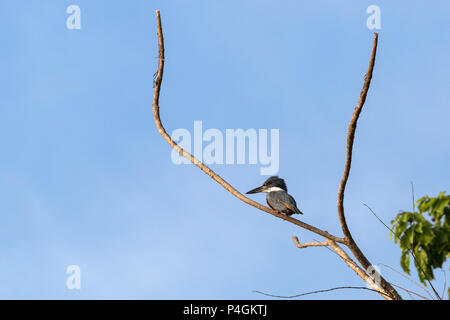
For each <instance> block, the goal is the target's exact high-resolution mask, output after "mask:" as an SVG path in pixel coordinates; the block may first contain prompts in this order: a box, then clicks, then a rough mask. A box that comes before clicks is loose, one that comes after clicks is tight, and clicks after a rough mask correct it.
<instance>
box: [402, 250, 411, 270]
mask: <svg viewBox="0 0 450 320" xmlns="http://www.w3.org/2000/svg"><path fill="white" fill-rule="evenodd" d="M400 265H401V266H402V269H403V271H405V272H406V273H407V274H410V273H411V270H410V269H409V252H408V251H403V252H402V256H401V258H400Z"/></svg>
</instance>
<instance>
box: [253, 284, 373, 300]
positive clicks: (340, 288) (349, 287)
mask: <svg viewBox="0 0 450 320" xmlns="http://www.w3.org/2000/svg"><path fill="white" fill-rule="evenodd" d="M342 289H358V290H369V291H373V292H377V293H380V294H382V292H380V291H377V290H375V289H370V288H366V287H353V286H343V287H335V288H330V289H323V290H316V291H310V292H305V293H300V294H296V295H294V296H277V295H274V294H270V293H265V292H262V291H258V290H253V292H256V293H259V294H262V295H265V296H268V297H274V298H283V299H292V298H298V297H302V296H306V295H309V294H314V293H322V292H329V291H334V290H342Z"/></svg>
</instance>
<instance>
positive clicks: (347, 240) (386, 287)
mask: <svg viewBox="0 0 450 320" xmlns="http://www.w3.org/2000/svg"><path fill="white" fill-rule="evenodd" d="M156 18H157V27H158V29H157V33H158V50H159V59H158V60H159V63H158V70H157V72H156V74H155V76H154V83H153V87H154V94H153V118H154V121H155V124H156V127H157V129H158V132H159V133H160V134H161V136H162V137H163V138H164V139H165V140H166V141H167V142H168V143H169V145H170V146H171V147H172V148H173V149H175V150H176V151H177V152H178V153H179V154H180V155H181V156H183V157H185V158H186V159H188V160H189V161H190V162H192V163H193V164H195V165H196V166H197V167H199V168H200V169H201V170H202V171H203V172H205V173H206V174H207V175H208V176H209V177H211V178H212V179H213V180H215V181H216V182H217V183H219V184H220V185H221V186H222V187H223V188H225V189H226V190H227V191H228V192H230V193H231V194H232V195H234V196H235V197H237V198H238V199H240V200H241V201H243V202H245V203H247V204H249V205H251V206H253V207H255V208H257V209H259V210H261V211H264V212H267V213H269V214H271V215H273V216H275V217H277V218H280V219H283V220H285V221H288V222H290V223H293V224H295V225H297V226H299V227H302V228H304V229H306V230H309V231H311V232H314V233H316V234H318V235H321V236H323V237H324V238H326V239H327V243H328V244H330V243H333V244H335V245H337V244H336V242H337V243H341V244H344V245H347V246H348V247H349V248H350V250H351V251H352V253H353V255H354V256H355V257H356V258H357V260H358V261H359V262H360V263H361V265H362V266H363V267H364V269H367V268H368V267H369V266H370V262H369V261H368V260H367V258H366V257H365V256H364V254H363V253H362V252H361V250H360V249H359V248H358V246H357V245H356V243H355V241H354V240H353V238H352V236H351V233H350V230H349V229H348V226H347V223H346V221H345V215H344V207H343V201H344V192H345V186H346V183H347V180H348V177H349V173H350V166H351V158H352V148H353V140H354V136H355V129H356V122H357V120H358V117H359V114H360V113H361V109H362V106H363V105H364V101H365V99H366V95H367V91H368V89H369V85H370V80H371V78H372V72H373V66H374V63H375V53H376V46H377V39H378V35H377V34H375V40H374V48H373V50H372V57H371V60H370V65H369V70H368V72H367V74H366V78H365V83H364V87H363V90H362V92H361V96H360V100H359V103H358V105H357V107H356V108H355V111H354V114H353V117H352V121H351V122H350V126H349V132H348V138H347V160H346V164H345V171H344V176H343V178H342V181H341V184H340V187H339V194H338V213H339V219H340V222H341V227H342V230H343V232H344V238H341V237H337V236H334V235H332V234H329V233H328V232H327V231H325V230H321V229H319V228H316V227H314V226H311V225H309V224H307V223H304V222H302V221H300V220H297V219H295V218H292V217H289V216H286V215H283V214H280V213H278V212H277V211H275V210H272V209H270V208H268V207H266V206H263V205H261V204H259V203H258V202H255V201H253V200H251V199H249V198H247V197H246V196H244V195H243V194H242V193H240V192H239V191H238V190H236V189H235V188H234V187H233V186H232V185H230V184H229V183H228V182H227V181H225V180H224V179H223V178H222V177H220V176H219V175H218V174H217V173H215V172H214V171H213V170H211V169H210V168H209V167H208V166H206V165H204V164H203V163H202V162H201V161H199V160H198V159H197V158H195V157H194V156H193V155H192V154H190V153H189V152H187V151H186V150H184V149H183V148H181V147H180V146H179V145H178V144H177V143H176V142H175V141H174V140H172V138H171V137H170V135H169V134H168V133H167V132H166V130H165V128H164V126H163V124H162V122H161V118H160V112H159V110H160V108H159V98H160V90H161V84H162V80H163V73H164V63H165V57H164V36H163V31H162V25H161V16H160V12H159V10H157V11H156ZM358 268H359V267H358ZM364 273H365V272H364ZM360 276H364V274H363V273H361V275H360ZM369 278H370V277H369ZM381 289H382V290H377V291H378V292H383V293H382V295H383V296H386V297H388V298H392V299H401V297H400V295H398V293H397V292H396V291H395V289H394V288H393V287H392V286H391V285H390V284H389V283H388V282H386V281H385V280H384V279H382V283H381Z"/></svg>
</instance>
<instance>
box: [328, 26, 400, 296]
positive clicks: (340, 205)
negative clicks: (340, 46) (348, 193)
mask: <svg viewBox="0 0 450 320" xmlns="http://www.w3.org/2000/svg"><path fill="white" fill-rule="evenodd" d="M377 45H378V33H375V34H374V40H373V48H372V54H371V56H370V62H369V68H368V70H367V73H366V76H365V78H364V85H363V88H362V90H361V94H360V96H359V101H358V104H357V105H356V107H355V110H354V111H353V116H352V119H351V121H350V124H349V126H348V133H347V155H346V160H345V167H344V174H343V176H342V179H341V182H340V184H339V191H338V200H337V209H338V215H339V221H340V223H341V228H342V231H343V233H344V239H345V242H346V245H347V246H348V247H349V249H350V250H351V251H352V253H353V255H354V256H355V258H356V259H357V260H358V261H359V263H361V265H362V266H363V267H364V269H367V268H369V267H370V266H371V263H370V261H369V260H368V259H367V258H366V256H365V255H364V254H363V253H362V251H361V249H359V247H358V245H357V244H356V242H355V240H354V239H353V237H352V234H351V233H350V229H349V228H348V226H347V221H346V219H345V212H344V194H345V187H346V185H347V181H348V177H349V175H350V168H351V163H352V153H353V142H354V140H355V131H356V124H357V122H358V118H359V115H360V114H361V110H362V108H363V106H364V103H365V101H366V97H367V92H368V91H369V87H370V82H371V80H372V74H373V68H374V66H375V57H376V52H377ZM381 286H382V287H383V288H386V289H387V290H388V291H389V292H390V294H391V295H392V296H395V298H396V299H399V300H401V296H400V295H399V294H398V293H397V291H396V290H395V289H394V288H393V287H392V286H391V285H390V284H389V283H388V282H387V281H386V280H384V278H383V277H381Z"/></svg>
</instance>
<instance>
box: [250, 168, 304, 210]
mask: <svg viewBox="0 0 450 320" xmlns="http://www.w3.org/2000/svg"><path fill="white" fill-rule="evenodd" d="M258 192H264V193H266V194H267V196H266V202H267V204H268V205H269V207H271V208H272V209H273V210H276V211H278V212H279V213H280V212H281V213H284V214H286V215H287V216H291V215H293V214H303V212H301V211H300V210H299V209H298V208H297V203H296V202H295V199H294V198H293V197H292V196H291V195H290V194H288V193H287V186H286V183H285V182H284V180H283V179H281V178H279V177H278V176H272V177H270V178H269V179H267V180H266V181H265V182H264V184H263V185H262V186H261V187H258V188H255V189H252V190H250V191H248V192H246V194H252V193H258Z"/></svg>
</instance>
